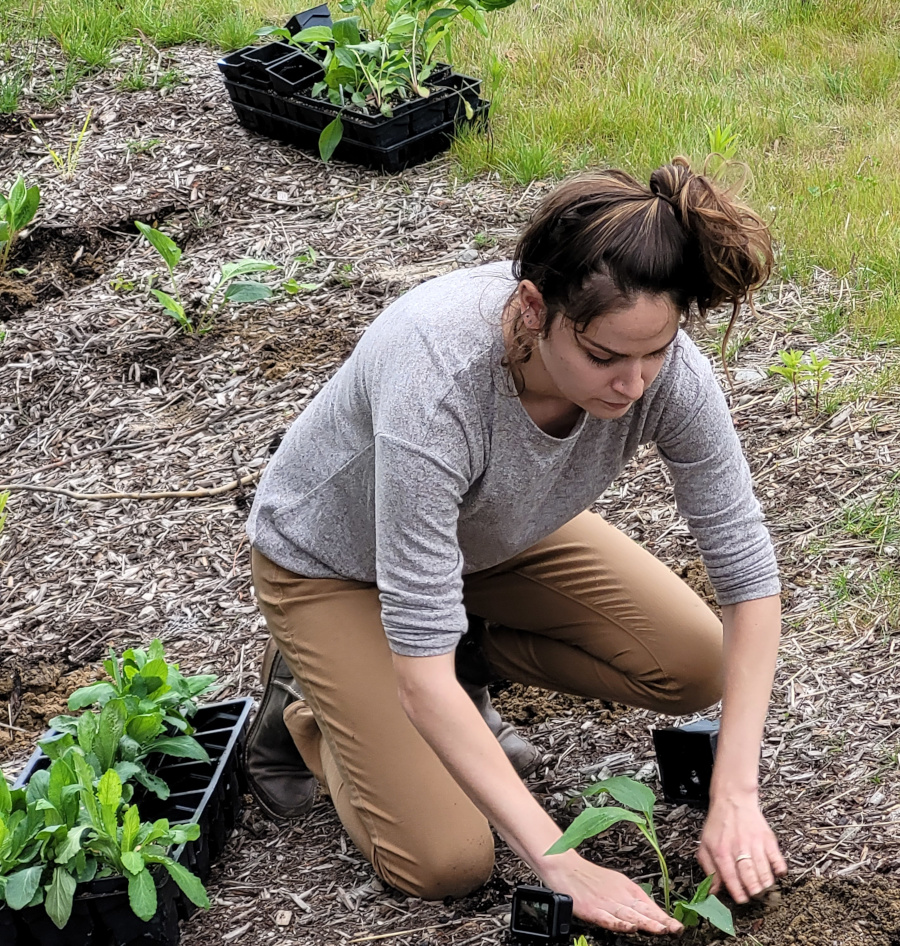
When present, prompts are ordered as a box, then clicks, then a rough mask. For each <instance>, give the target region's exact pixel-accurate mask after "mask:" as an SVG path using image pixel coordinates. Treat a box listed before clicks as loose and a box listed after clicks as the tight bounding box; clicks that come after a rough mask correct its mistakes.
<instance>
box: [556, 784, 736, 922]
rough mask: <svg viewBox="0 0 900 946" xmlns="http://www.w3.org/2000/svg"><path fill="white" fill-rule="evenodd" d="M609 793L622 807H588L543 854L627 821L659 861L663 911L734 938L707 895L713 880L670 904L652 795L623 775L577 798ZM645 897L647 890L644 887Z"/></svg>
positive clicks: (724, 912) (727, 914)
mask: <svg viewBox="0 0 900 946" xmlns="http://www.w3.org/2000/svg"><path fill="white" fill-rule="evenodd" d="M601 794H609V795H611V796H612V797H613V798H614V799H615V800H616V801H617V802H619V804H620V805H624V806H625V807H624V808H618V807H615V806H613V805H607V806H604V807H600V808H595V807H592V806H589V807H588V808H587V809H586V810H585V811H583V812H581V814H580V815H578V817H577V818H576V819H575V820H574V821H573V822H572V824H570V825H569V827H568V828H567V829H566V831H565V833H564V834H563V836H562V837H561V838H560V839H559V840H558V841H557V842H556V843H555V844H554V845H553V846H552V847H551V848H550V849H549V850H548V851H547V852H546V853H547V854H562V853H563V852H565V851H569V850H572V848H575V847H577V846H578V845H579V844H581V842H582V841H585V840H587V839H588V838H593V837H595V836H596V835H598V834H602V833H603V832H604V831H607V830H608V829H609V828H611V827H612V826H613V825H615V824H619V823H620V822H623V821H624V822H630V823H631V824H634V825H636V826H637V829H638V830H639V831H640V832H641V834H642V835H643V836H644V838H645V839H646V840H647V842H648V843H649V845H650V846H651V847H652V848H653V851H654V853H655V854H656V857H657V860H658V861H659V866H660V871H661V872H662V890H663V898H664V900H665V908H666V912H667V913H669V914H671V915H672V916H674V917H675V919H676V920H678V921H679V922H680V923H682V924H684V926H696V925H697V924H698V923H699V922H700V918H701V917H702V918H705V919H707V920H709V922H710V923H712V925H713V926H715V927H717V928H718V929H720V930H722V932H723V933H727V934H728V935H729V936H734V923H733V921H732V918H731V911H730V910H729V909H728V907H726V906H725V905H724V904H723V903H722V902H721V901H720V900H719V899H718V898H717V897H715V896H713V895H712V894H711V893H710V888H711V887H712V882H713V878H712V877H711V876H710V877H707V878H706V879H705V880H704V881H703V883H702V884H700V886H699V887H698V888H697V890H696V892H695V893H694V895H693V896H692V897H691V898H690V900H684V899H681V900H676V901H675V902H674V903H673V902H672V882H671V880H670V878H669V868H668V865H667V864H666V858H665V856H664V854H663V852H662V847H661V846H660V843H659V838H658V837H657V833H656V825H655V822H654V820H653V807H654V805H655V804H656V796H655V795H654V794H653V792H652V791H651V790H650V789H649V788H647V786H646V785H642V784H641V783H640V782H636V781H635V780H634V779H631V778H627V777H626V776H623V775H619V776H615V777H613V778H608V779H604V780H603V781H602V782H597V783H595V784H594V785H590V786H589V787H588V788H586V789H585V790H584V791H583V792H582V793H581V796H582V797H584V798H587V797H590V796H592V795H601ZM644 889H645V890H646V891H647V893H648V894H649V893H650V892H651V891H650V890H649V889H647V888H646V887H645V888H644Z"/></svg>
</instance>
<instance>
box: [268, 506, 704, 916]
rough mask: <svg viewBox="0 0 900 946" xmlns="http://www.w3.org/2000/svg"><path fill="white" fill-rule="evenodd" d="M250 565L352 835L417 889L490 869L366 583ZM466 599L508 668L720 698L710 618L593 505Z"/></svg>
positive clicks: (486, 840) (562, 681) (626, 689)
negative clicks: (407, 699) (400, 680)
mask: <svg viewBox="0 0 900 946" xmlns="http://www.w3.org/2000/svg"><path fill="white" fill-rule="evenodd" d="M252 567H253V583H254V586H255V588H256V594H257V597H258V600H259V606H260V609H261V610H262V613H263V615H264V616H265V619H266V623H267V625H268V627H269V630H270V632H271V633H272V636H273V637H274V639H275V641H276V642H277V644H278V647H279V649H280V650H281V653H282V654H283V656H284V659H285V660H286V661H287V664H288V666H289V667H290V669H291V671H292V673H293V674H294V677H295V678H296V679H297V681H298V682H299V683H300V686H301V687H302V690H303V693H304V695H305V696H306V702H302V701H301V702H298V703H294V704H293V705H292V706H290V707H289V708H288V709H287V710H286V712H285V722H286V723H287V724H288V728H289V730H290V732H291V735H292V736H293V738H294V741H295V742H296V744H297V748H298V749H299V750H300V753H301V755H302V756H303V759H304V761H305V762H306V764H307V765H308V766H309V767H310V769H311V770H312V771H313V772H314V773H315V775H316V777H317V778H318V780H319V781H320V783H321V784H322V785H323V787H324V788H325V790H326V791H327V792H328V794H329V795H330V796H331V799H332V801H333V803H334V805H335V808H336V809H337V812H338V815H339V816H340V819H341V822H342V823H343V825H344V827H345V828H346V830H347V833H348V834H349V835H350V837H351V839H352V840H353V842H354V844H356V846H357V847H358V848H359V849H360V851H362V853H363V854H364V855H365V856H366V857H367V858H368V860H369V861H370V862H371V864H372V865H373V867H374V868H375V871H376V873H377V874H378V876H379V877H381V878H382V879H383V880H384V881H386V882H387V883H389V884H391V885H392V886H394V887H397V888H399V889H400V890H402V891H404V892H406V893H409V894H413V895H415V896H420V897H424V898H427V899H441V898H443V897H445V896H448V895H452V896H462V895H465V894H467V893H469V892H471V891H472V890H474V889H475V888H476V887H478V886H480V885H481V884H483V883H484V882H485V881H486V880H487V878H488V877H489V876H490V873H491V870H492V867H493V862H494V846H493V839H492V836H491V832H490V829H489V827H488V824H487V821H486V820H485V818H484V816H483V815H482V814H481V813H480V812H479V811H478V810H477V808H476V807H475V806H474V805H473V804H472V802H471V801H469V799H468V797H467V796H466V795H465V794H464V792H463V791H462V789H461V788H460V787H459V786H458V785H457V784H456V782H455V781H454V780H453V778H452V776H451V775H450V774H449V773H448V772H447V770H446V769H445V768H444V767H443V765H442V764H441V762H440V760H439V759H438V757H437V756H436V755H435V754H434V752H433V751H432V750H431V748H430V747H429V746H428V744H427V743H426V742H425V741H424V739H422V737H421V736H420V735H419V733H418V732H417V731H416V730H415V728H414V727H413V726H412V724H411V723H410V722H409V720H408V719H407V717H406V714H405V713H404V711H403V709H402V708H401V706H400V702H399V699H398V696H397V686H396V681H395V678H394V672H393V666H392V663H391V653H390V650H389V648H388V643H387V638H386V637H385V634H384V630H383V628H382V625H381V609H380V604H379V600H378V590H377V588H376V587H375V585H372V584H367V583H365V582H358V581H341V580H331V579H319V578H301V577H299V576H297V575H295V574H293V573H292V572H289V571H287V570H286V569H284V568H281V567H280V566H278V565H276V564H274V563H273V562H271V561H269V560H268V559H266V558H265V557H264V556H263V555H261V554H260V553H259V552H257V551H255V550H254V552H253V555H252ZM464 600H465V606H466V609H467V610H468V611H469V612H471V613H472V614H475V615H478V616H479V617H482V618H485V619H487V620H488V621H490V622H495V623H496V624H499V625H501V626H500V627H492V628H490V629H489V630H488V632H487V633H486V634H485V637H484V642H483V645H484V652H485V654H486V656H487V658H488V660H489V662H490V664H491V666H492V668H493V669H494V670H495V671H496V672H497V673H498V674H499V675H500V676H501V677H504V678H506V679H509V680H515V681H519V682H521V683H526V684H533V685H536V686H540V687H545V688H547V689H550V690H557V691H563V692H566V693H574V694H581V695H583V696H587V697H592V698H599V699H606V700H615V701H617V702H620V703H626V704H628V705H630V706H640V707H644V708H648V709H652V710H656V711H657V712H660V713H667V714H673V715H674V714H682V713H690V712H693V711H695V710H699V709H702V708H703V707H706V706H709V705H710V704H712V703H714V702H716V700H718V699H719V697H720V694H721V685H722V628H721V625H720V623H719V621H718V620H717V619H716V617H715V616H714V615H713V613H712V612H711V611H710V609H709V608H708V607H707V606H706V605H705V604H704V603H703V601H701V600H700V598H698V597H697V595H695V594H694V592H692V591H691V590H690V589H689V588H688V587H687V585H685V584H684V583H683V582H682V581H681V579H679V578H678V577H676V576H675V575H674V574H673V573H672V572H671V571H669V569H667V568H666V567H665V566H664V565H662V564H661V563H660V562H659V561H658V560H657V559H655V558H654V557H653V556H652V555H650V554H649V553H648V552H645V551H644V550H643V549H642V548H640V546H638V545H637V544H636V543H634V542H632V541H631V540H630V539H628V538H627V537H626V536H624V535H623V534H622V533H621V532H619V531H618V530H617V529H615V528H613V527H612V526H610V525H608V524H607V523H606V522H604V521H603V519H602V518H601V517H600V516H597V515H594V514H593V513H582V514H581V515H580V516H577V517H576V518H575V519H573V520H572V521H571V522H569V523H567V524H566V525H565V526H563V528H561V529H559V530H558V531H557V532H555V533H554V534H553V535H551V536H549V537H548V538H546V539H544V540H543V541H541V542H539V543H538V544H537V545H535V546H533V547H532V548H530V549H528V550H527V551H525V552H522V553H521V554H520V555H517V556H516V557H515V558H513V559H511V560H510V561H508V562H505V563H504V564H502V565H498V566H497V567H495V568H491V569H487V570H485V571H482V572H478V573H476V574H472V575H468V576H466V578H465V581H464Z"/></svg>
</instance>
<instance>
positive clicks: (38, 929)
mask: <svg viewBox="0 0 900 946" xmlns="http://www.w3.org/2000/svg"><path fill="white" fill-rule="evenodd" d="M20 914H21V916H20V919H21V922H20V924H19V944H20V946H24V944H25V943H27V942H28V941H29V938H30V939H31V941H33V942H34V943H35V946H37V944H38V943H40V944H41V946H76V944H78V943H91V944H93V942H94V941H95V939H94V937H95V933H96V932H97V931H96V930H95V926H96V922H95V917H94V915H93V911H92V910H91V908H90V905H89V904H88V902H87V901H86V900H83V899H80V898H76V899H75V902H74V903H73V904H72V915H71V917H69V922H68V923H66V925H65V927H64V928H63V929H61V930H60V929H57V927H56V924H55V923H54V922H53V920H51V919H50V917H49V916H47V911H46V910H45V909H44V907H43V905H41V906H39V907H26V908H25V909H24V910H21V911H20ZM4 946H5V943H4Z"/></svg>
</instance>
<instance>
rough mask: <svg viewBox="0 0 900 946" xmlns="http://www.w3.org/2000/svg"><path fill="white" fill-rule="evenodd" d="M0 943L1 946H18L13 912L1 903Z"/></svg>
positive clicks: (17, 934)
mask: <svg viewBox="0 0 900 946" xmlns="http://www.w3.org/2000/svg"><path fill="white" fill-rule="evenodd" d="M0 943H3V946H19V933H18V929H17V928H16V921H15V918H14V917H13V911H12V910H10V909H9V907H7V906H6V904H3V903H0ZM23 946H24V943H23Z"/></svg>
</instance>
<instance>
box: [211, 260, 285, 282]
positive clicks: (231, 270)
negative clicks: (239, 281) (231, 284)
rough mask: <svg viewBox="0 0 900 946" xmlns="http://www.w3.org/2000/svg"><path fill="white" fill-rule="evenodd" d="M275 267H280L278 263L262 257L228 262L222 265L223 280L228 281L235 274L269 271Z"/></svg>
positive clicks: (243, 274) (244, 274)
mask: <svg viewBox="0 0 900 946" xmlns="http://www.w3.org/2000/svg"><path fill="white" fill-rule="evenodd" d="M273 269H278V265H277V264H276V263H270V262H268V260H262V259H242V260H238V261H237V262H236V263H226V264H225V265H224V266H223V267H222V282H228V280H229V279H234V278H235V276H246V275H247V274H248V273H267V272H270V271H271V270H273Z"/></svg>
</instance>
